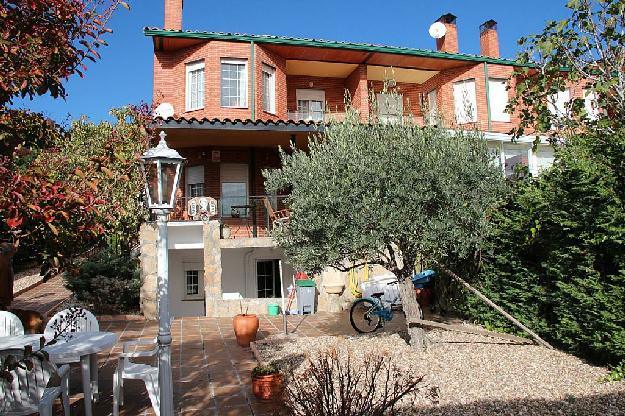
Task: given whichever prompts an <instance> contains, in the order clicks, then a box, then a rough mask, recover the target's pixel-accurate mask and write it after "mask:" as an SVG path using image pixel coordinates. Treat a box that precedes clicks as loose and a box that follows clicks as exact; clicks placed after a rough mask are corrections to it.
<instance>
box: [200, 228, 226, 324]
mask: <svg viewBox="0 0 625 416" xmlns="http://www.w3.org/2000/svg"><path fill="white" fill-rule="evenodd" d="M202 234H203V241H204V295H205V298H206V316H216V308H217V307H218V304H219V303H221V302H222V293H221V245H220V244H219V221H215V220H212V221H208V222H205V223H204V228H203V232H202Z"/></svg>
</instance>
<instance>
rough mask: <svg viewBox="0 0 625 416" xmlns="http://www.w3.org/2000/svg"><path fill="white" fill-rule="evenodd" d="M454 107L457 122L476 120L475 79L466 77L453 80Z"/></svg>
mask: <svg viewBox="0 0 625 416" xmlns="http://www.w3.org/2000/svg"><path fill="white" fill-rule="evenodd" d="M453 89H454V109H455V115H456V122H457V123H458V124H466V123H475V122H476V121H477V97H476V94H475V80H474V79H466V80H464V81H458V82H454V85H453Z"/></svg>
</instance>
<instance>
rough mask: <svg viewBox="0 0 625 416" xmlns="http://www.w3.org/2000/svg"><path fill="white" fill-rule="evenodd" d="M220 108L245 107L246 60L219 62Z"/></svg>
mask: <svg viewBox="0 0 625 416" xmlns="http://www.w3.org/2000/svg"><path fill="white" fill-rule="evenodd" d="M221 106H222V107H235V108H245V107H247V60H245V59H222V60H221Z"/></svg>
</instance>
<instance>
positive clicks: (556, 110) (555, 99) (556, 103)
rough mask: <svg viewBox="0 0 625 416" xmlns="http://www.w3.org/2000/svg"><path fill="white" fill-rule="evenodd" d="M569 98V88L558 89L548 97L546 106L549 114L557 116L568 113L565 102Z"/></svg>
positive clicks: (566, 102) (563, 115)
mask: <svg viewBox="0 0 625 416" xmlns="http://www.w3.org/2000/svg"><path fill="white" fill-rule="evenodd" d="M570 100H571V93H570V92H569V90H568V89H567V90H564V91H558V93H557V94H554V95H552V96H551V97H549V102H548V103H547V107H548V108H549V111H550V112H551V114H553V115H554V116H556V117H557V118H561V117H565V116H566V115H567V113H568V109H567V104H568V103H569V101H570Z"/></svg>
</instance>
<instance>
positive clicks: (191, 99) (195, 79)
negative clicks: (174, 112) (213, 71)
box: [186, 61, 204, 111]
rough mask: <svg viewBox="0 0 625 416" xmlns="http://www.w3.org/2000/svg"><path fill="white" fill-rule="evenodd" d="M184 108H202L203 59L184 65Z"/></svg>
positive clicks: (188, 109) (189, 109) (190, 109)
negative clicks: (185, 79)
mask: <svg viewBox="0 0 625 416" xmlns="http://www.w3.org/2000/svg"><path fill="white" fill-rule="evenodd" d="M186 73H187V75H186V76H187V82H186V110H187V111H192V110H199V109H201V108H204V61H197V62H191V63H189V64H187V65H186Z"/></svg>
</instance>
